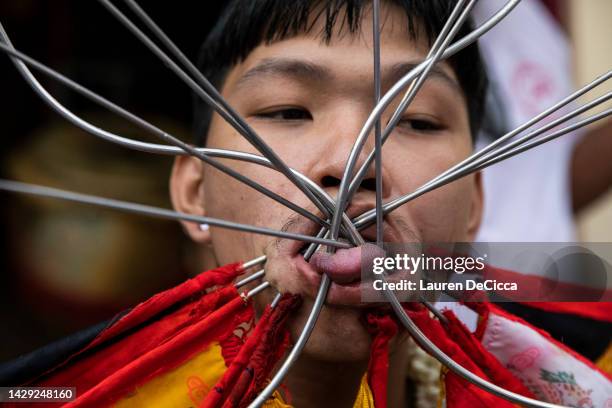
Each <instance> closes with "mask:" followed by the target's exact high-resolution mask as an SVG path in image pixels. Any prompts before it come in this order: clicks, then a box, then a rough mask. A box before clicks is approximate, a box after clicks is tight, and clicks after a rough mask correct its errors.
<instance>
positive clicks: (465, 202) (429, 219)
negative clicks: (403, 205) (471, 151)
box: [412, 177, 474, 243]
mask: <svg viewBox="0 0 612 408" xmlns="http://www.w3.org/2000/svg"><path fill="white" fill-rule="evenodd" d="M473 184H474V181H473V179H472V178H471V177H470V178H466V179H462V180H458V181H455V182H453V183H451V184H449V185H446V186H444V187H441V188H439V189H437V190H434V191H432V192H431V193H428V194H425V195H424V196H422V197H419V198H417V199H416V200H415V202H414V205H413V208H412V209H413V215H414V217H415V218H414V219H415V222H416V223H417V225H418V228H419V230H420V231H421V232H422V237H423V240H424V241H425V242H430V243H434V242H463V241H467V240H468V223H469V215H470V208H471V199H472V197H473V194H472V189H473V188H474V186H473Z"/></svg>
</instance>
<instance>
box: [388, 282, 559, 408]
mask: <svg viewBox="0 0 612 408" xmlns="http://www.w3.org/2000/svg"><path fill="white" fill-rule="evenodd" d="M381 278H382V279H383V281H384V280H385V279H384V276H382V275H381ZM384 293H385V297H386V298H387V300H388V301H389V302H390V303H391V307H392V308H393V311H394V312H395V314H396V315H397V317H398V318H399V319H400V321H401V322H402V324H403V325H404V327H405V328H406V330H407V331H408V333H409V334H410V335H411V336H412V338H413V339H414V340H415V341H416V342H417V343H418V344H419V346H421V348H423V350H425V351H426V352H428V353H429V354H431V355H432V356H433V357H435V359H436V360H438V361H439V362H440V363H442V364H443V365H445V366H446V367H447V368H448V369H449V370H451V371H452V372H454V373H455V374H457V375H458V376H460V377H461V378H463V379H464V380H466V381H469V382H470V383H472V384H474V385H476V386H477V387H479V388H482V389H483V390H485V391H487V392H490V393H491V394H493V395H496V396H498V397H500V398H503V399H505V400H508V401H510V402H513V403H516V404H520V405H523V406H527V407H536V408H564V407H563V406H562V405H556V404H551V403H548V402H544V401H538V400H535V399H532V398H528V397H525V396H523V395H520V394H517V393H514V392H512V391H508V390H506V389H505V388H502V387H499V386H497V385H495V384H493V383H491V382H489V381H487V380H485V379H483V378H480V377H479V376H477V375H476V374H474V373H472V372H471V371H469V370H467V369H466V368H464V367H463V366H462V365H460V364H458V363H457V362H456V361H455V360H453V359H452V358H450V357H449V356H448V355H446V353H444V352H443V351H442V350H440V349H439V348H438V346H436V345H435V344H434V343H433V342H432V341H431V340H429V338H428V337H427V336H426V335H425V334H424V333H423V332H422V331H421V329H419V328H418V327H417V325H416V324H414V322H413V321H412V319H411V318H410V316H408V314H407V313H406V311H405V310H404V308H403V307H402V305H401V303H400V302H399V300H398V299H397V297H396V296H395V294H394V293H393V292H392V291H390V290H388V289H386V287H385V288H384Z"/></svg>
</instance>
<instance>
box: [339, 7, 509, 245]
mask: <svg viewBox="0 0 612 408" xmlns="http://www.w3.org/2000/svg"><path fill="white" fill-rule="evenodd" d="M519 2H520V0H508V2H507V3H506V4H505V5H504V7H502V9H501V10H500V11H498V12H497V13H496V14H495V15H493V16H492V17H491V18H489V19H488V20H487V21H486V22H485V23H484V24H482V25H481V26H480V27H478V28H477V29H475V30H474V31H472V32H471V33H470V34H468V35H466V36H465V37H463V38H462V39H461V40H459V41H457V42H455V43H454V44H453V45H451V46H450V47H449V48H447V49H446V50H445V51H444V53H443V54H442V58H448V57H450V56H452V55H454V54H455V53H457V52H459V51H460V50H462V49H463V48H465V47H467V46H468V45H469V44H471V43H472V42H474V41H476V39H478V37H480V36H482V35H483V34H485V33H486V32H487V31H488V30H490V29H491V28H493V27H494V26H495V25H496V24H497V23H498V22H499V21H501V20H502V19H503V18H504V17H505V16H506V15H507V14H508V13H509V12H510V11H511V10H512V9H513V8H514V7H516V5H518V3H519ZM430 60H431V58H428V59H426V60H425V61H423V62H421V63H420V64H419V65H417V66H416V67H415V68H413V69H412V70H411V71H410V72H408V73H407V74H406V75H404V76H403V77H402V78H401V79H400V80H399V81H397V82H396V83H395V85H393V86H392V87H391V89H390V90H389V91H387V93H386V94H385V95H384V96H383V97H382V99H381V100H380V102H379V103H378V104H377V105H376V106H375V107H374V109H373V110H372V112H371V113H370V116H369V117H368V119H367V120H366V122H365V124H364V126H363V128H362V129H361V131H360V132H359V135H358V136H357V139H356V141H355V144H354V146H353V149H352V150H351V153H350V155H349V159H348V161H347V164H346V167H345V171H344V174H343V176H342V181H341V182H340V187H339V191H338V197H337V198H336V201H337V202H338V206H337V208H340V209H341V211H344V206H345V204H346V194H347V189H348V187H349V186H348V182H349V177H350V176H351V175H352V174H353V170H354V168H355V164H356V163H357V158H358V157H359V153H360V152H361V150H362V149H363V145H364V144H365V141H366V140H367V137H368V135H369V133H370V132H371V130H372V128H373V126H374V124H375V122H376V120H378V119H379V118H380V116H381V114H382V113H383V112H384V110H385V109H386V108H387V106H388V105H389V104H390V103H391V102H392V101H393V99H394V98H395V97H396V96H397V95H398V94H399V93H400V92H401V90H402V89H403V88H404V87H405V86H406V85H408V84H409V83H410V82H412V80H414V79H415V78H416V76H417V75H419V74H420V73H421V72H423V70H424V69H425V68H426V67H427V65H428V64H429V63H430ZM339 218H340V213H339V211H336V212H335V213H334V217H333V218H332V226H333V225H334V220H338V219H339ZM333 232H334V231H332V235H331V237H332V239H333V238H334V233H333Z"/></svg>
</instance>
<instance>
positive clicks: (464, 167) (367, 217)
mask: <svg viewBox="0 0 612 408" xmlns="http://www.w3.org/2000/svg"><path fill="white" fill-rule="evenodd" d="M599 80H601V78H599V79H598V80H597V81H599ZM590 85H591V84H589V87H590ZM608 99H609V94H607V95H604V96H602V97H599V98H597V99H596V100H594V101H592V102H590V103H588V104H586V105H584V106H582V107H579V108H577V109H576V110H574V111H572V112H570V113H568V114H566V115H564V116H562V117H561V118H559V119H557V120H555V121H554V122H552V123H554V126H557V125H559V124H560V123H562V122H565V121H567V120H569V119H571V118H573V117H575V116H577V114H579V113H582V112H584V111H586V110H587V109H591V108H593V107H594V106H596V105H599V104H601V103H603V102H605V101H607V100H608ZM597 120H598V119H597ZM593 121H594V120H593ZM591 122H592V121H589V122H588V123H591ZM584 123H587V122H578V123H577V124H576V125H575V126H571V127H570V128H571V129H572V130H575V129H578V128H580V127H582V126H585V124H584ZM552 127H553V126H550V124H549V125H546V126H544V127H542V128H540V129H537V130H534V131H532V132H530V133H528V134H526V135H524V136H522V137H521V138H519V139H517V140H516V141H515V142H512V143H511V144H510V145H509V146H510V148H512V147H514V146H517V145H520V144H523V143H525V142H527V141H529V140H532V139H534V138H536V137H537V136H539V135H541V134H542V133H543V132H544V131H546V130H549V129H551V128H552ZM570 128H564V129H561V130H559V131H558V132H555V134H557V137H558V136H561V135H564V134H567V133H569V132H571V131H572V130H569V129H570ZM513 132H514V131H513ZM513 132H511V133H513ZM547 140H548V139H547ZM549 140H552V139H549ZM540 144H541V143H540ZM535 146H536V145H533V144H530V147H527V148H526V149H523V150H521V151H525V150H528V149H530V148H533V147H535ZM508 149H509V148H506V147H505V146H504V147H502V148H500V149H498V150H496V151H495V152H492V153H490V154H487V155H484V154H479V155H478V157H480V158H478V159H473V157H475V156H476V154H473V155H471V156H470V157H468V158H467V159H465V160H463V161H462V162H461V163H460V164H461V166H459V165H455V166H453V167H451V168H450V169H449V170H446V171H445V172H443V173H442V174H440V175H438V176H436V177H434V178H433V179H431V180H429V181H428V182H427V183H425V184H423V185H422V186H421V187H419V188H417V189H416V190H414V191H413V192H411V193H409V194H406V195H404V196H401V197H398V198H396V199H394V200H392V201H390V202H388V203H386V204H385V205H384V206H383V208H384V212H385V214H386V213H388V212H391V211H393V210H395V209H397V208H399V207H401V206H402V205H404V204H406V203H408V202H410V201H412V200H414V199H415V198H417V197H420V196H421V195H423V194H425V193H427V192H429V191H432V190H434V189H436V188H439V187H441V186H443V185H446V184H448V183H450V182H451V181H454V180H456V179H458V178H461V177H463V176H466V175H468V174H470V173H473V172H475V171H477V169H476V166H479V167H478V170H481V169H483V168H486V167H488V166H489V165H492V164H495V163H498V162H500V161H501V160H505V159H507V158H509V157H511V156H510V155H504V156H503V157H504V158H503V159H500V160H496V161H492V160H493V159H495V158H496V157H497V156H499V155H501V154H503V153H504V152H506V151H507V150H508ZM479 153H480V152H479ZM485 160H486V163H485V162H484V161H485ZM375 217H376V214H375V212H374V211H372V210H369V211H366V212H364V213H363V214H361V215H359V216H358V217H356V218H355V219H353V221H354V223H355V226H356V227H357V228H358V229H362V228H366V227H367V226H369V225H371V224H372V223H373V222H374V220H375Z"/></svg>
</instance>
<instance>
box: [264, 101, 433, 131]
mask: <svg viewBox="0 0 612 408" xmlns="http://www.w3.org/2000/svg"><path fill="white" fill-rule="evenodd" d="M255 116H257V117H259V118H264V119H271V120H277V121H284V122H297V121H305V120H312V115H311V114H310V112H308V110H306V109H303V108H298V107H287V108H282V109H276V110H273V111H269V112H262V113H258V114H257V115H255ZM398 127H400V128H407V127H409V130H412V131H415V132H422V133H430V132H436V131H440V130H442V129H443V126H441V125H439V124H437V123H436V122H434V121H433V120H429V119H422V118H415V119H402V120H400V122H399V123H398Z"/></svg>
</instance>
